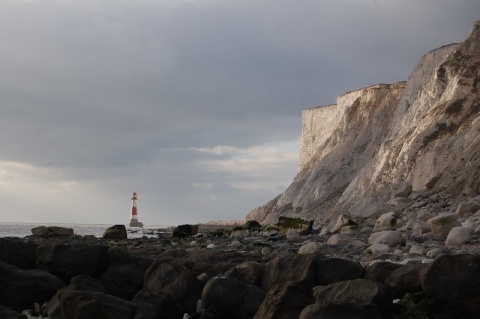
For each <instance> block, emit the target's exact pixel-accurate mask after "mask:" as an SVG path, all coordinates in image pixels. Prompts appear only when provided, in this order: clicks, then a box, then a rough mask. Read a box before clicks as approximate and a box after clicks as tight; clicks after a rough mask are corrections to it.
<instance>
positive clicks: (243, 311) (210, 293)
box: [202, 277, 265, 319]
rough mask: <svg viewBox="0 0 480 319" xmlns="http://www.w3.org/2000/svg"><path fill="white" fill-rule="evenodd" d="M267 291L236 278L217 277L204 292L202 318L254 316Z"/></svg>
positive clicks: (235, 318) (220, 318) (231, 318)
mask: <svg viewBox="0 0 480 319" xmlns="http://www.w3.org/2000/svg"><path fill="white" fill-rule="evenodd" d="M264 299H265V292H264V291H263V290H262V289H260V288H258V287H255V286H251V285H247V284H245V283H243V282H241V281H239V280H236V279H234V278H222V277H215V278H212V279H210V280H209V281H208V283H207V284H206V285H205V288H204V289H203V293H202V319H225V318H229V319H250V318H253V316H254V315H255V313H256V312H257V310H258V308H259V307H260V305H261V303H262V302H263V300H264Z"/></svg>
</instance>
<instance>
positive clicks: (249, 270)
mask: <svg viewBox="0 0 480 319" xmlns="http://www.w3.org/2000/svg"><path fill="white" fill-rule="evenodd" d="M264 268H265V266H264V264H260V263H258V262H256V261H246V262H244V263H241V264H240V265H237V266H235V267H234V268H231V269H230V270H228V271H227V272H226V273H225V275H224V276H225V277H228V278H235V279H238V280H240V281H242V282H244V283H246V284H247V285H251V286H260V284H261V281H262V277H263V271H264Z"/></svg>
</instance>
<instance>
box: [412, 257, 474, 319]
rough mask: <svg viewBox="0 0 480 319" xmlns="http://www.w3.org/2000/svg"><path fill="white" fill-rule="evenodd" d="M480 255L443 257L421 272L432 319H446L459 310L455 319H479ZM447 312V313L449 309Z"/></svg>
mask: <svg viewBox="0 0 480 319" xmlns="http://www.w3.org/2000/svg"><path fill="white" fill-rule="evenodd" d="M479 274H480V255H468V254H463V255H444V256H440V257H438V258H436V259H435V260H434V261H433V262H432V263H431V264H430V265H428V267H425V268H424V269H423V270H422V272H421V273H420V279H421V283H422V288H423V291H424V292H425V293H426V295H427V297H428V298H429V299H430V300H431V304H430V305H429V313H431V315H432V317H433V318H446V315H447V314H448V313H451V312H452V311H454V310H455V309H461V310H462V313H463V316H462V317H458V318H480V288H479V287H480V275H479ZM449 309H450V310H449Z"/></svg>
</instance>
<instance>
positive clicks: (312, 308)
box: [299, 302, 382, 319]
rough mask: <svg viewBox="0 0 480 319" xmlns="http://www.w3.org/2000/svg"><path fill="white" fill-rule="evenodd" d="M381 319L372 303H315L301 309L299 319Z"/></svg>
mask: <svg viewBox="0 0 480 319" xmlns="http://www.w3.org/2000/svg"><path fill="white" fill-rule="evenodd" d="M319 318H321V319H353V318H354V319H382V316H381V315H380V312H379V311H378V307H377V305H375V304H374V303H373V302H355V303H349V302H344V303H328V304H321V303H315V304H313V305H309V306H307V307H305V309H303V311H302V312H301V313H300V317H299V319H319Z"/></svg>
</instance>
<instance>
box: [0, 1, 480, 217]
mask: <svg viewBox="0 0 480 319" xmlns="http://www.w3.org/2000/svg"><path fill="white" fill-rule="evenodd" d="M477 19H480V1H478V0H461V1H459V0H421V1H418V0H342V1H339V0H315V1H314V0H311V1H309V0H298V1H292V0H254V1H253V0H252V1H250V0H81V1H80V0H23V1H22V0H0V222H38V223H44V224H48V223H89V224H96V223H98V224H117V223H123V224H125V223H128V221H129V217H130V207H131V200H130V198H131V196H132V193H133V192H134V191H136V192H137V193H138V209H139V220H140V221H142V222H144V223H145V224H147V225H178V224H183V223H198V222H204V221H210V220H219V219H221V220H239V219H243V218H244V217H245V215H246V214H247V213H248V212H250V211H251V210H252V209H254V208H255V207H257V206H260V205H263V204H265V203H266V202H268V201H269V200H270V199H272V198H274V197H275V196H276V195H278V194H280V193H281V192H283V191H284V190H285V188H286V187H287V186H288V185H289V184H290V183H291V181H292V179H293V177H294V176H295V174H296V173H297V159H298V152H299V139H300V134H301V111H302V110H303V109H306V108H309V107H313V106H318V105H327V104H331V103H334V102H335V99H336V97H337V96H338V95H339V94H342V93H344V92H347V91H351V90H355V89H359V88H362V87H365V86H368V85H371V84H376V83H392V82H397V81H402V80H406V79H407V77H408V75H409V74H410V72H411V71H412V69H413V68H414V66H415V64H416V63H417V61H418V60H419V59H420V58H421V56H422V55H423V54H425V53H427V52H428V51H430V50H432V49H435V48H437V47H439V46H442V45H446V44H450V43H453V42H461V41H463V40H464V39H465V38H466V37H467V35H468V33H469V32H470V30H471V28H472V25H473V22H474V21H475V20H477Z"/></svg>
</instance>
